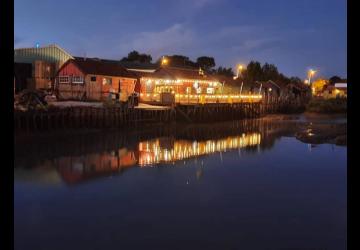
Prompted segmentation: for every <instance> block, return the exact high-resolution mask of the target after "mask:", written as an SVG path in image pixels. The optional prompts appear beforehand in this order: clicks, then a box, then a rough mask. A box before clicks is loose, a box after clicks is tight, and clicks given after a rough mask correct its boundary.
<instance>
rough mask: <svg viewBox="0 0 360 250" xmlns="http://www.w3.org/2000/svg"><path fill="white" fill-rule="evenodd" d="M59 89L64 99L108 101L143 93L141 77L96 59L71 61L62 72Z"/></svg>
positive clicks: (60, 71)
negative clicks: (141, 91)
mask: <svg viewBox="0 0 360 250" xmlns="http://www.w3.org/2000/svg"><path fill="white" fill-rule="evenodd" d="M55 86H56V87H55V89H56V91H57V92H58V96H59V98H60V99H74V100H97V101H101V100H106V99H109V98H118V99H119V100H120V101H124V102H125V101H127V100H128V97H129V96H130V95H131V94H133V93H135V92H139V90H140V84H139V83H138V81H137V75H136V74H135V73H133V72H131V71H128V70H126V69H125V68H124V67H122V66H120V65H119V64H116V63H111V62H102V61H99V60H94V59H86V58H75V59H70V60H68V61H67V62H66V63H65V64H64V65H63V66H62V67H61V68H60V69H59V71H58V73H57V77H56V84H55Z"/></svg>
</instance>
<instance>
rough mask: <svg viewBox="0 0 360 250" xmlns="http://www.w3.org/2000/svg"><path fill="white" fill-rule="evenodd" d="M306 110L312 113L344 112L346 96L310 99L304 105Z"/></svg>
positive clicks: (345, 110)
mask: <svg viewBox="0 0 360 250" xmlns="http://www.w3.org/2000/svg"><path fill="white" fill-rule="evenodd" d="M306 111H307V112H314V113H323V114H330V113H346V112H347V99H346V98H331V99H311V100H310V102H309V103H308V104H307V105H306Z"/></svg>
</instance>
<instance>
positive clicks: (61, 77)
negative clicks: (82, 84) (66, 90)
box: [58, 75, 70, 84]
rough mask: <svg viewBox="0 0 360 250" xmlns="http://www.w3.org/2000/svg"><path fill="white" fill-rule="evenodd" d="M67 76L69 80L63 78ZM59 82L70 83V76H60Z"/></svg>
mask: <svg viewBox="0 0 360 250" xmlns="http://www.w3.org/2000/svg"><path fill="white" fill-rule="evenodd" d="M64 78H67V81H63V80H62V79H64ZM58 80H59V84H70V76H65V75H63V76H59V77H58Z"/></svg>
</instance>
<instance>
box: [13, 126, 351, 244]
mask: <svg viewBox="0 0 360 250" xmlns="http://www.w3.org/2000/svg"><path fill="white" fill-rule="evenodd" d="M299 126H300V125H299V124H297V123H293V122H292V123H288V124H287V123H284V122H278V123H276V122H270V121H269V122H264V121H261V122H260V121H258V120H253V121H241V122H234V123H223V124H214V125H211V126H207V125H191V126H181V127H155V128H151V129H149V130H148V131H145V130H142V131H127V132H117V133H113V132H109V133H94V134H83V135H73V136H65V137H51V138H44V139H41V140H40V139H39V140H36V141H34V140H32V141H30V142H29V141H27V142H26V141H24V142H23V143H18V144H17V145H16V148H15V169H14V181H15V187H14V193H15V197H14V198H15V201H14V208H15V210H14V213H15V218H14V224H15V231H14V232H15V249H52V250H57V249H59V250H60V249H174V241H176V244H175V245H176V246H178V248H177V249H297V248H301V247H303V248H304V249H315V248H317V249H324V248H326V249H346V248H345V247H344V246H345V245H346V148H341V147H337V146H330V145H320V146H317V147H311V146H310V147H309V148H308V144H305V143H302V142H300V141H297V140H296V139H295V138H293V135H294V133H295V132H296V131H297V130H298V129H299ZM310 150H311V151H310ZM107 177H108V178H107ZM54 184H57V185H54ZM81 184H84V185H81ZM188 242H191V243H188ZM159 243H160V244H159ZM149 246H150V247H149ZM155 246H156V247H155ZM332 247H333V248H332Z"/></svg>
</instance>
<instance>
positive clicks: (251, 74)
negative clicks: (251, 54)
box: [242, 61, 263, 83]
mask: <svg viewBox="0 0 360 250" xmlns="http://www.w3.org/2000/svg"><path fill="white" fill-rule="evenodd" d="M242 75H244V80H245V81H246V82H249V83H254V82H255V81H261V80H262V79H263V74H262V68H261V64H260V63H259V62H257V61H251V62H250V63H249V64H248V65H247V67H246V71H245V72H243V74H242Z"/></svg>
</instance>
